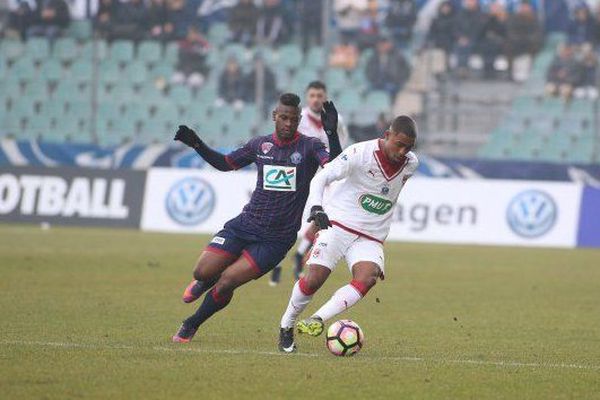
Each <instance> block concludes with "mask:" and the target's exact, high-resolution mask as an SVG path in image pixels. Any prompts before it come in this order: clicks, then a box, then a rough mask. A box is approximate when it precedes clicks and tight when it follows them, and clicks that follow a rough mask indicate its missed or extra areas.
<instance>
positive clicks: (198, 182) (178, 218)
mask: <svg viewBox="0 0 600 400" xmlns="http://www.w3.org/2000/svg"><path fill="white" fill-rule="evenodd" d="M165 206H166V208H167V212H168V213H169V216H170V217H171V219H173V220H174V221H175V222H177V223H179V224H181V225H186V226H191V225H198V224H199V223H201V222H203V221H205V220H206V219H207V218H208V217H209V216H210V215H211V214H212V212H213V209H214V208H215V191H214V190H213V188H212V187H211V186H210V185H209V184H208V183H207V182H206V181H204V180H203V179H200V178H185V179H182V180H180V181H178V182H176V183H175V184H174V185H173V187H171V189H170V190H169V193H168V194H167V199H166V202H165Z"/></svg>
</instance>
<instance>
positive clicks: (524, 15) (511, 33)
mask: <svg viewBox="0 0 600 400" xmlns="http://www.w3.org/2000/svg"><path fill="white" fill-rule="evenodd" d="M506 34H507V38H506V47H507V51H506V53H507V57H508V63H509V64H508V65H509V72H511V73H512V65H513V61H514V59H515V58H516V57H518V56H520V55H523V54H527V55H529V56H531V57H533V55H534V54H535V53H537V52H538V50H539V49H540V47H541V45H542V41H543V39H544V37H543V31H542V26H541V25H540V22H539V21H538V19H537V16H536V15H535V12H534V11H533V8H532V7H531V5H530V4H529V3H526V2H524V3H521V4H520V5H519V7H518V9H517V12H516V13H514V14H512V15H511V16H510V17H508V21H507V25H506Z"/></svg>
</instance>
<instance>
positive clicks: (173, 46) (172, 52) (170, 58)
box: [163, 42, 212, 65]
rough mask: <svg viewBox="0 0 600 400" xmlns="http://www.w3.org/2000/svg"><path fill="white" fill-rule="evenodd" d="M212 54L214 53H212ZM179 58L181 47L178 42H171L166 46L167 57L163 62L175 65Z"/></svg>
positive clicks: (165, 56)
mask: <svg viewBox="0 0 600 400" xmlns="http://www.w3.org/2000/svg"><path fill="white" fill-rule="evenodd" d="M211 52H212V51H211ZM178 58H179V45H178V44H177V42H169V43H167V45H166V46H165V55H164V58H163V61H164V62H166V63H168V64H170V65H175V64H176V63H177V60H178Z"/></svg>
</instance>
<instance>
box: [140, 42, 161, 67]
mask: <svg viewBox="0 0 600 400" xmlns="http://www.w3.org/2000/svg"><path fill="white" fill-rule="evenodd" d="M137 59H138V60H141V61H143V62H144V63H145V64H147V65H149V64H155V63H157V62H158V61H160V60H161V59H162V50H161V47H160V44H159V43H158V42H156V41H154V40H145V41H143V42H141V43H140V44H139V46H138V49H137Z"/></svg>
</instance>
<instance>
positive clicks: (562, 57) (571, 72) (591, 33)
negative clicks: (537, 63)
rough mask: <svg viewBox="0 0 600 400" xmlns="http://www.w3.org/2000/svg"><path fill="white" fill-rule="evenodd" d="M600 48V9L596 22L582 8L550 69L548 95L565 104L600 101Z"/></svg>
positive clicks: (575, 13)
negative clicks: (599, 92)
mask: <svg viewBox="0 0 600 400" xmlns="http://www.w3.org/2000/svg"><path fill="white" fill-rule="evenodd" d="M599 48H600V8H599V9H598V12H597V14H596V18H594V16H593V15H592V13H591V12H590V10H589V9H588V8H587V7H585V6H579V7H578V8H577V9H576V10H575V12H574V17H573V19H572V20H571V22H570V24H569V27H568V30H567V41H566V43H564V44H562V45H561V46H560V47H559V48H558V50H557V53H556V56H555V57H554V60H553V61H552V64H551V65H550V68H549V69H548V73H547V76H546V80H547V84H546V93H547V94H548V95H550V96H560V97H562V98H563V99H565V100H568V99H570V98H572V97H577V98H589V99H596V98H598V84H599V79H598V73H599V72H600V71H599V69H598V51H597V50H596V51H595V49H599Z"/></svg>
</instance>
